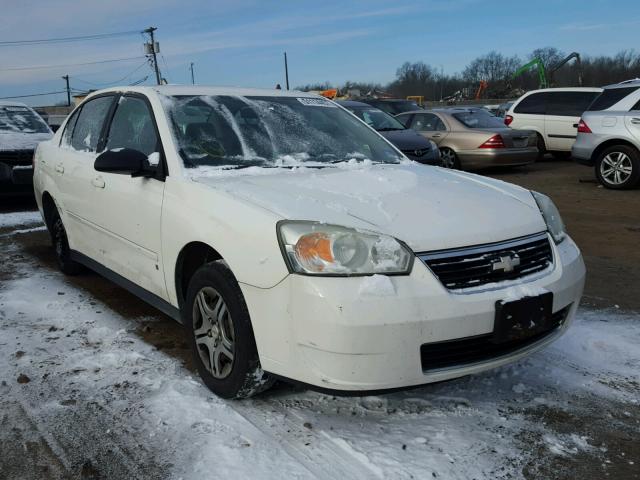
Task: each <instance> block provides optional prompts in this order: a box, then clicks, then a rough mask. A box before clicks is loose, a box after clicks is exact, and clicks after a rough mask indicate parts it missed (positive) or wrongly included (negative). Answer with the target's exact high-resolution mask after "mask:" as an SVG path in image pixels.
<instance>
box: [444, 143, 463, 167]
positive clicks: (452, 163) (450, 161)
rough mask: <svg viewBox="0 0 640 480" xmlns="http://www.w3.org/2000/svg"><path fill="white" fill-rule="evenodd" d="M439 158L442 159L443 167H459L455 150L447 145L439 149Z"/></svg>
mask: <svg viewBox="0 0 640 480" xmlns="http://www.w3.org/2000/svg"><path fill="white" fill-rule="evenodd" d="M440 159H441V160H442V166H443V167H445V168H455V169H458V170H459V169H460V160H459V159H458V156H457V155H456V152H454V151H453V150H451V149H450V148H448V147H443V148H441V149H440Z"/></svg>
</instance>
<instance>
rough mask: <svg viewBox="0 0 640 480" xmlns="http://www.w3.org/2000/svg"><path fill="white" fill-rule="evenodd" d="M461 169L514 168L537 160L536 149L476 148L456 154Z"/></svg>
mask: <svg viewBox="0 0 640 480" xmlns="http://www.w3.org/2000/svg"><path fill="white" fill-rule="evenodd" d="M456 154H457V155H458V159H459V160H460V164H461V165H462V168H468V169H471V170H479V169H482V168H488V167H515V166H518V165H528V164H530V163H534V162H535V161H536V159H537V158H538V149H537V148H536V147H527V148H477V149H475V150H460V151H458V152H456Z"/></svg>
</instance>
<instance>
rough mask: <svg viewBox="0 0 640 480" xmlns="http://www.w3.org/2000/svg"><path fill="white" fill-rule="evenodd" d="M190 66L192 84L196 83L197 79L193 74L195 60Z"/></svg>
mask: <svg viewBox="0 0 640 480" xmlns="http://www.w3.org/2000/svg"><path fill="white" fill-rule="evenodd" d="M189 68H191V85H195V84H196V80H195V77H194V76H193V62H191V66H190V67H189Z"/></svg>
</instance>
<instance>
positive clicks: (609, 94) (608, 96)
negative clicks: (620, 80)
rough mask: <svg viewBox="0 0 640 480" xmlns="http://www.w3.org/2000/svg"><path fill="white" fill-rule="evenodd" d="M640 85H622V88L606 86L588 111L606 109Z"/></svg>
mask: <svg viewBox="0 0 640 480" xmlns="http://www.w3.org/2000/svg"><path fill="white" fill-rule="evenodd" d="M638 88H640V87H637V86H636V87H623V88H607V89H606V90H604V91H603V92H602V93H601V94H600V96H599V97H598V98H596V99H595V101H594V102H593V103H592V104H591V105H590V106H589V111H590V112H594V111H598V110H606V109H607V108H610V107H612V106H614V105H615V104H616V103H618V102H619V101H620V100H622V99H623V98H625V97H626V96H627V95H630V94H632V93H633V92H635V91H636V90H638Z"/></svg>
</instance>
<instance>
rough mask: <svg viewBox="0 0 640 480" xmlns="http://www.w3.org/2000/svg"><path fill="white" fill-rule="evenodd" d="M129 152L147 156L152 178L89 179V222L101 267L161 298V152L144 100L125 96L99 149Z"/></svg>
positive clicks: (98, 174) (103, 174) (99, 174)
mask: <svg viewBox="0 0 640 480" xmlns="http://www.w3.org/2000/svg"><path fill="white" fill-rule="evenodd" d="M123 148H129V149H133V150H137V151H139V152H142V153H144V154H145V155H147V158H148V162H149V167H150V169H151V170H154V171H155V174H154V175H153V176H152V177H132V176H131V175H125V174H118V173H107V172H97V171H95V170H93V176H92V178H91V183H90V184H91V187H92V192H93V193H92V197H91V198H92V201H91V204H90V206H89V207H88V212H89V213H88V217H89V219H90V221H91V222H92V223H93V224H96V225H98V226H99V231H100V239H99V245H100V253H101V259H100V263H102V264H103V265H105V266H106V267H107V268H109V269H111V270H113V271H115V272H116V273H118V274H119V275H121V276H123V277H125V278H127V279H128V280H131V281H132V282H133V283H135V284H137V285H139V286H141V287H143V288H144V289H146V290H148V291H150V292H152V293H154V294H155V295H158V296H159V297H161V298H165V299H166V297H167V296H166V287H165V282H164V272H163V268H162V262H161V259H160V252H161V248H160V246H161V238H160V217H161V213H162V199H163V194H164V185H165V184H164V177H165V174H166V171H165V166H164V153H163V149H162V144H161V142H160V136H159V134H158V129H157V126H156V122H155V117H154V115H153V110H152V108H151V105H150V104H149V102H148V100H147V98H146V97H145V96H143V95H140V94H126V95H124V96H122V97H121V98H120V99H119V101H118V102H117V106H116V108H115V111H114V112H113V117H112V120H111V122H110V124H109V126H108V127H107V129H106V134H105V139H104V144H103V145H102V149H103V150H105V151H107V150H118V149H123Z"/></svg>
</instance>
